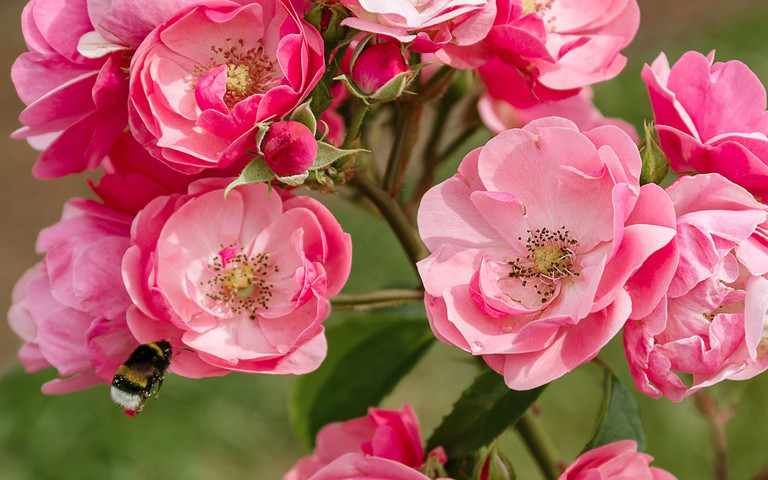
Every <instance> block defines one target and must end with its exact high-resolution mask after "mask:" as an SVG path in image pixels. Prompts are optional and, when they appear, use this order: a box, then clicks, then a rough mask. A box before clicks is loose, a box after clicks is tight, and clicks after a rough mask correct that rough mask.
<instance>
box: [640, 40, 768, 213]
mask: <svg viewBox="0 0 768 480" xmlns="http://www.w3.org/2000/svg"><path fill="white" fill-rule="evenodd" d="M713 62H714V52H712V53H710V54H709V55H708V56H707V57H705V56H703V55H702V54H700V53H697V52H687V53H685V54H684V55H683V56H682V57H680V60H678V61H677V63H675V64H674V65H673V66H672V68H670V67H669V62H668V61H667V57H666V56H665V55H664V54H663V53H662V54H660V55H659V56H658V58H656V60H655V61H654V62H653V64H652V65H651V66H650V67H649V66H648V65H646V66H645V67H644V68H643V74H642V76H643V80H645V83H646V85H647V86H648V94H649V95H650V97H651V104H652V105H653V115H654V118H655V121H656V129H657V130H658V132H659V140H660V142H661V146H662V148H663V150H664V153H665V154H666V155H667V156H668V157H669V161H670V167H672V169H673V170H675V171H678V172H698V173H719V174H721V175H723V176H725V177H726V178H727V179H729V180H731V181H732V182H735V183H737V184H739V185H741V186H742V187H744V188H746V189H747V190H749V191H750V192H752V193H753V194H755V195H757V196H758V197H761V198H764V199H765V198H768V136H767V135H768V114H767V113H766V94H765V87H763V84H762V83H761V82H760V80H759V79H758V78H757V76H756V75H755V74H754V73H753V72H752V71H751V70H750V69H749V68H748V67H747V66H746V65H744V64H743V63H741V62H738V61H735V60H733V61H730V62H726V63H720V62H717V63H713Z"/></svg>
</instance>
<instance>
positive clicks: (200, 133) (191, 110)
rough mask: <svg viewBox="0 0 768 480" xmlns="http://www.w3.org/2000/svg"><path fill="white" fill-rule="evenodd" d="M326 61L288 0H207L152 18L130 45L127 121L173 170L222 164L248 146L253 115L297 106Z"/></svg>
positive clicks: (262, 117)
mask: <svg viewBox="0 0 768 480" xmlns="http://www.w3.org/2000/svg"><path fill="white" fill-rule="evenodd" d="M190 38H194V39H195V41H194V42H190ZM324 69H325V65H324V59H323V41H322V38H321V37H320V34H319V33H318V32H317V31H316V30H315V29H314V28H313V27H312V26H311V25H309V24H308V23H307V22H305V21H304V20H302V19H301V17H300V16H299V15H298V14H297V13H296V12H295V11H294V9H293V7H292V6H291V5H290V3H289V2H287V1H285V0H259V1H254V2H252V3H249V4H247V5H244V6H241V5H239V4H237V3H235V2H231V1H225V0H222V1H215V2H208V3H207V4H206V5H203V6H198V7H194V8H192V9H191V10H188V11H186V12H184V13H183V14H181V15H178V16H176V17H175V18H173V19H171V20H169V21H168V22H166V23H164V24H162V25H160V26H159V27H158V28H156V29H155V30H153V31H152V32H151V33H150V34H149V36H148V37H147V38H146V39H145V40H144V42H143V43H142V44H141V46H140V47H139V49H138V50H137V51H136V55H134V57H133V60H132V62H131V80H130V124H131V129H132V131H133V134H134V136H135V137H136V139H137V140H139V142H140V143H141V144H142V145H144V147H145V148H147V149H149V150H150V152H151V153H152V155H154V156H155V157H156V158H158V159H160V160H162V161H164V162H166V163H167V164H168V165H170V166H171V167H173V168H175V169H177V170H179V171H182V172H184V173H197V172H200V171H201V170H203V169H206V168H212V167H226V166H228V165H231V164H232V163H234V162H236V161H238V160H243V159H245V157H246V156H248V154H247V153H246V152H245V150H246V149H247V150H251V151H255V150H256V148H255V147H256V146H255V138H254V132H255V129H256V128H257V127H256V123H258V122H262V121H267V120H271V121H275V120H279V119H280V118H281V117H283V116H284V115H286V114H287V113H289V112H290V111H291V110H292V109H293V108H295V107H296V106H298V105H299V104H300V103H301V102H302V101H303V100H304V99H305V98H306V96H307V95H308V94H309V92H310V90H312V88H313V87H314V86H315V84H316V83H317V82H318V80H319V79H320V77H321V76H322V74H323V72H324Z"/></svg>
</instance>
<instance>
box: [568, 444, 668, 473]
mask: <svg viewBox="0 0 768 480" xmlns="http://www.w3.org/2000/svg"><path fill="white" fill-rule="evenodd" d="M651 461H653V457H651V456H650V455H646V454H644V453H639V452H638V451H637V443H635V442H634V441H632V440H622V441H620V442H614V443H609V444H608V445H603V446H602V447H597V448H595V449H592V450H590V451H588V452H586V453H583V454H581V455H579V457H578V458H577V459H576V460H574V461H573V463H571V464H570V465H569V466H568V468H567V469H566V470H565V472H563V474H562V475H560V476H559V477H558V480H587V479H589V480H675V477H674V475H672V474H671V473H669V472H667V471H665V470H661V469H659V468H655V467H650V466H649V464H650V463H651Z"/></svg>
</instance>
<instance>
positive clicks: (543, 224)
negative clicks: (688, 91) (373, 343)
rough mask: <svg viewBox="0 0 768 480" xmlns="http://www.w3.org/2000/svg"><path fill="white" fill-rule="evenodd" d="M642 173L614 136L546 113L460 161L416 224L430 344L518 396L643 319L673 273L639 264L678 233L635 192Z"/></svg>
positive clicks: (621, 137) (666, 208)
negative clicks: (464, 357)
mask: <svg viewBox="0 0 768 480" xmlns="http://www.w3.org/2000/svg"><path fill="white" fill-rule="evenodd" d="M640 164H641V161H640V156H639V153H638V150H637V147H636V146H635V144H634V143H633V142H632V139H631V138H629V136H628V135H627V134H625V133H624V132H622V131H621V130H619V129H618V128H616V127H612V126H604V127H598V128H596V129H593V130H591V131H589V132H586V133H580V132H579V131H578V129H577V128H576V126H575V125H574V124H573V123H572V122H570V121H568V120H565V119H561V118H556V117H551V118H545V119H540V120H535V121H533V122H531V123H529V124H528V125H527V126H526V127H524V128H523V129H519V130H518V129H514V130H507V131H505V132H502V133H500V134H499V135H497V136H496V137H494V138H492V139H491V140H490V141H489V142H488V143H487V144H486V145H485V146H483V147H480V148H478V149H475V150H474V151H473V152H471V153H470V154H469V155H467V156H466V157H465V158H464V160H463V161H462V163H461V165H460V167H459V171H458V173H457V174H456V175H454V176H453V177H452V178H450V179H448V180H447V181H445V182H443V183H441V184H439V185H437V186H435V187H433V188H432V189H431V190H430V191H429V192H427V194H426V195H425V196H424V199H423V201H422V204H421V207H420V209H419V214H418V223H419V231H420V233H421V237H422V239H423V240H424V242H425V243H426V245H427V247H428V248H429V249H430V250H431V251H432V254H431V255H430V256H429V257H427V258H426V259H424V260H422V261H421V262H419V263H418V268H419V272H420V274H421V278H422V281H423V283H424V287H425V290H426V294H425V303H426V308H427V315H428V317H429V321H430V325H431V327H432V330H433V332H434V333H435V335H436V336H437V337H438V338H439V339H440V340H442V341H443V342H445V343H448V344H452V345H456V346H458V347H460V348H462V349H464V350H466V351H468V352H471V353H472V354H474V355H482V356H483V359H484V360H485V361H486V362H487V363H488V365H490V366H491V368H493V369H494V370H496V371H498V372H499V373H503V374H504V379H505V382H506V384H507V385H508V386H509V387H510V388H513V389H518V390H525V389H530V388H534V387H537V386H539V385H543V384H545V383H547V382H550V381H552V380H554V379H556V378H558V377H560V376H562V375H564V374H565V373H567V372H569V371H570V370H572V369H573V368H575V367H576V366H578V365H581V364H582V363H585V362H587V361H589V360H591V359H592V358H594V357H595V356H596V355H597V353H598V351H599V350H600V349H601V348H602V347H603V346H604V345H605V344H606V343H607V342H608V341H609V340H610V339H611V338H612V337H613V336H614V335H615V334H616V333H618V331H619V330H620V329H621V327H622V325H623V324H624V322H625V321H626V320H627V319H628V318H634V317H635V316H637V315H643V314H647V311H646V310H647V309H649V308H652V307H653V305H656V304H657V303H658V302H659V300H660V299H661V298H662V297H663V296H664V293H665V292H666V286H667V285H668V284H669V280H670V278H671V275H672V273H673V271H674V265H672V266H671V267H669V266H664V264H662V267H663V268H657V265H656V263H655V262H650V263H649V262H647V261H648V259H649V258H650V257H652V256H653V254H654V253H656V252H660V251H662V250H663V249H665V248H667V245H668V244H669V243H670V241H671V239H672V238H673V237H674V234H675V229H674V214H673V212H672V205H671V203H670V202H669V199H668V198H667V196H666V195H665V194H664V192H663V191H662V190H661V189H660V188H659V187H658V186H656V185H645V186H643V187H642V188H641V187H640V186H639V183H638V176H639V172H640ZM646 264H648V265H646ZM649 303H650V307H648V306H647V305H648V304H649Z"/></svg>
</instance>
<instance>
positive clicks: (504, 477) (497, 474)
mask: <svg viewBox="0 0 768 480" xmlns="http://www.w3.org/2000/svg"><path fill="white" fill-rule="evenodd" d="M472 478H475V479H477V480H515V478H516V476H515V471H514V469H513V468H512V464H511V463H510V461H509V460H508V459H507V458H506V457H505V456H504V455H503V454H502V453H501V451H499V447H498V442H494V443H493V444H492V445H491V447H490V448H488V450H486V452H485V454H484V455H483V456H482V457H481V459H480V461H479V462H478V463H477V467H476V468H475V472H474V474H473V475H472Z"/></svg>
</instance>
